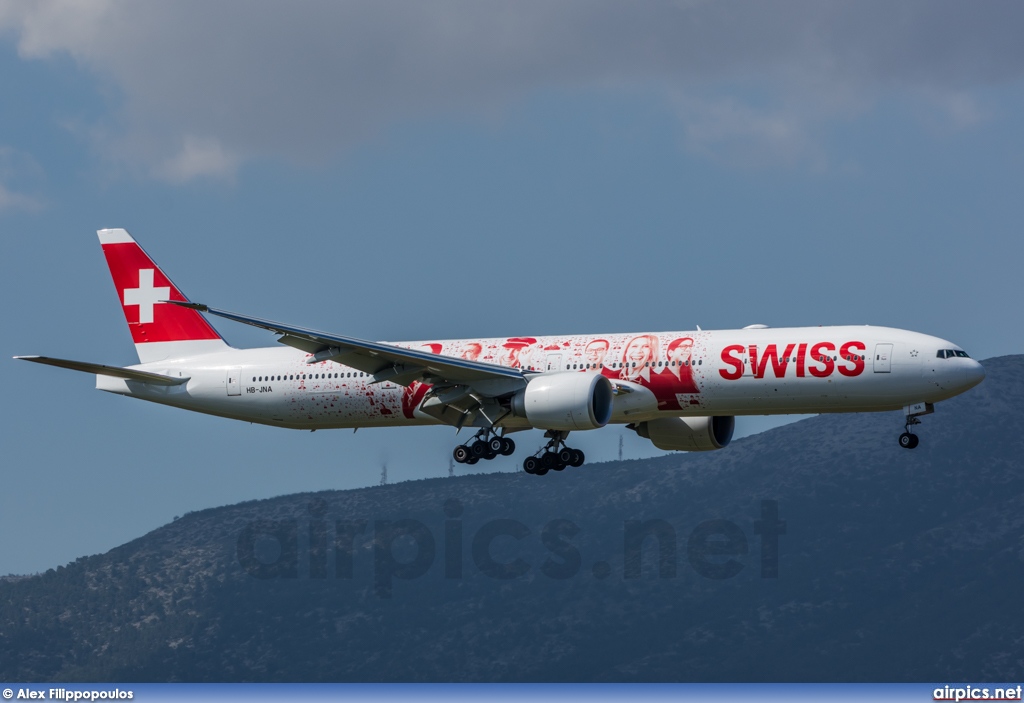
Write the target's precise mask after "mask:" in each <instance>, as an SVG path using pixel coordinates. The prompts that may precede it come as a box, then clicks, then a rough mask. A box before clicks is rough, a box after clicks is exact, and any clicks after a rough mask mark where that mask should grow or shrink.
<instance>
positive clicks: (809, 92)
mask: <svg viewBox="0 0 1024 703" xmlns="http://www.w3.org/2000/svg"><path fill="white" fill-rule="evenodd" d="M0 30H7V31H8V32H10V33H13V35H14V36H15V37H16V38H17V42H18V49H19V52H20V54H21V56H23V57H24V58H26V59H46V58H48V57H53V56H58V55H68V56H71V57H72V58H73V59H74V60H75V61H77V62H78V63H79V64H81V65H82V66H84V67H86V68H87V69H88V70H90V71H91V72H92V73H93V74H95V75H96V76H97V77H98V78H99V79H100V80H101V81H102V82H103V83H104V85H106V86H107V87H109V88H111V89H112V90H111V91H110V93H111V94H112V95H114V96H117V97H116V98H114V99H113V100H116V104H113V105H112V113H111V115H110V117H109V120H108V122H107V123H106V124H104V125H102V126H101V127H102V130H98V131H102V132H104V133H106V134H107V135H108V141H107V142H106V143H105V144H104V146H105V147H109V148H105V151H106V152H107V153H109V154H114V155H117V157H118V158H120V159H121V160H123V161H124V162H125V163H127V164H129V165H132V166H135V167H142V168H143V169H145V170H147V171H148V172H150V173H153V174H155V175H157V176H158V177H162V178H168V179H171V180H178V181H182V180H188V179H190V178H195V177H230V176H231V174H232V173H233V171H234V170H235V169H236V168H237V167H238V166H239V165H240V164H242V163H244V162H245V161H246V160H249V159H254V158H260V157H267V156H269V157H277V158H286V159H294V160H311V159H322V158H330V157H331V156H333V155H335V154H336V153H337V152H338V151H339V150H341V149H344V148H346V147H348V146H350V145H352V144H353V143H355V142H357V141H359V140H361V139H364V138H366V137H367V136H368V135H372V134H373V133H374V132H375V131H377V130H379V129H381V128H382V127H387V126H389V125H392V124H394V123H396V122H400V121H406V120H410V119H416V118H419V117H422V116H424V115H430V114H455V113H466V112H469V113H475V114H487V113H490V112H492V111H494V110H495V109H500V108H501V107H503V106H505V105H508V104H509V103H510V102H512V101H515V100H518V99H520V98H522V97H523V96H524V95H527V94H529V93H530V92H531V91H535V90H538V89H556V90H580V89H583V90H592V89H607V90H614V89H616V88H617V87H620V86H635V85H641V86H645V87H648V88H650V89H652V90H655V91H659V92H661V93H662V94H663V95H664V96H665V97H666V99H668V100H678V96H680V95H682V96H686V97H685V98H684V99H683V100H682V102H681V103H679V104H680V105H682V107H681V109H680V111H679V114H680V116H681V119H682V120H683V125H684V134H685V135H686V141H687V144H689V145H690V147H691V148H693V149H695V150H697V151H700V152H701V153H712V152H713V153H714V154H715V155H720V154H719V152H720V150H725V153H729V152H730V151H734V150H735V147H736V145H738V144H744V145H747V147H749V146H751V145H754V146H756V148H757V149H758V150H760V151H761V152H762V153H763V154H764V155H765V157H766V158H768V157H770V156H771V155H772V154H775V155H777V156H779V157H780V158H787V159H792V158H793V155H794V154H802V155H801V156H799V157H798V158H797V159H796V160H797V161H800V162H804V161H807V160H808V159H811V160H812V161H813V160H814V159H815V158H817V157H815V156H813V151H814V148H813V146H812V145H811V142H810V140H811V138H812V136H811V135H813V132H814V127H815V125H816V124H819V123H821V122H822V121H825V120H829V119H835V118H837V117H838V118H842V117H845V116H846V115H847V114H848V113H849V111H852V112H854V113H856V112H857V111H860V110H863V109H864V105H865V104H868V105H870V104H871V102H872V101H873V100H875V99H877V97H878V96H879V95H884V94H886V93H887V92H891V91H908V92H910V93H915V94H924V93H928V94H931V95H935V96H940V99H939V101H938V102H936V103H933V105H935V104H942V101H943V100H945V101H946V102H945V104H946V105H948V107H947V108H946V109H947V110H948V111H949V115H950V116H951V119H952V120H953V121H954V122H956V123H957V124H961V125H963V126H968V125H970V124H973V123H974V122H975V121H976V114H975V112H973V111H972V106H971V98H970V93H971V91H972V90H974V89H976V88H978V87H980V86H987V85H991V84H993V83H999V82H1005V81H1016V80H1019V79H1020V78H1021V77H1022V75H1024V42H1021V41H1020V37H1021V36H1024V5H1022V4H1021V3H1019V2H1016V1H1015V0H1010V1H1009V2H996V1H993V2H986V3H983V4H978V3H959V2H941V1H939V0H906V1H905V2H901V3H892V2H890V1H889V0H885V1H881V0H865V1H861V2H853V1H849V2H847V1H842V2H840V1H838V0H783V1H779V2H771V3H746V2H744V3H741V2H735V1H733V0H715V1H714V2H710V1H709V2H704V1H701V0H689V1H686V2H683V1H676V2H673V1H671V0H662V1H660V2H657V1H652V2H646V3H642V4H636V3H620V2H612V1H611V0H562V1H560V2H550V0H516V2H511V3H497V2H486V1H485V0H434V1H433V2H431V3H423V2H418V1H413V0H375V1H373V2H342V1H341V0H339V1H337V2H315V1H313V0H305V1H302V0H299V1H296V2H289V3H282V2H270V1H269V0H264V1H262V2H261V1H258V0H246V1H243V0H224V1H222V2H215V3H210V2H205V1H200V0H176V2H158V1H157V0H149V1H146V0H131V1H128V0H7V2H5V3H3V4H2V5H0ZM737 82H739V83H744V84H747V85H750V84H755V85H757V86H758V87H759V89H761V90H763V91H766V92H768V93H770V94H771V95H772V96H773V98H774V100H773V101H771V102H770V103H769V104H772V105H774V107H772V108H770V109H765V108H758V107H755V106H753V105H744V104H741V103H739V102H738V101H737V99H736V98H735V97H728V98H725V97H722V96H731V95H732V93H731V91H730V88H729V86H730V85H734V84H736V83H737ZM713 93H717V95H718V96H719V97H717V98H714V99H709V98H707V97H702V98H697V97H694V96H707V95H709V94H713ZM957 96H959V97H957ZM716 121H721V124H719V125H717V126H716V124H715V123H716ZM110 135H112V136H110ZM196 135H200V136H196Z"/></svg>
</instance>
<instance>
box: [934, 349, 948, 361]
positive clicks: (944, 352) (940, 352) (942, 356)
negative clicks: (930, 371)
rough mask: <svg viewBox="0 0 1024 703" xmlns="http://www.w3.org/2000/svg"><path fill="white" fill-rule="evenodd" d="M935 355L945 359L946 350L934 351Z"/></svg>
mask: <svg viewBox="0 0 1024 703" xmlns="http://www.w3.org/2000/svg"><path fill="white" fill-rule="evenodd" d="M935 356H937V357H938V358H940V359H945V358H946V350H945V349H940V350H939V351H937V352H936V353H935Z"/></svg>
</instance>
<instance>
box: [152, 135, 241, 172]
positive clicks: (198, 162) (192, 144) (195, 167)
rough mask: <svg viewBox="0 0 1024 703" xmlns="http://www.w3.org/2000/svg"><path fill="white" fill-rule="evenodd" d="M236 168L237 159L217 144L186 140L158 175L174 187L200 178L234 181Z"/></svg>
mask: <svg viewBox="0 0 1024 703" xmlns="http://www.w3.org/2000/svg"><path fill="white" fill-rule="evenodd" d="M237 167H238V162H237V159H235V158H234V157H233V156H231V155H230V154H228V153H227V152H226V151H225V150H224V147H223V146H221V144H220V143H219V142H217V140H215V139H199V138H196V137H192V136H186V137H185V138H184V139H183V140H182V146H181V150H180V151H179V152H178V153H177V154H175V155H174V156H172V157H171V158H170V159H168V160H167V161H165V162H164V163H162V164H159V165H158V166H157V168H156V169H155V174H156V175H157V176H158V177H160V178H163V179H165V180H168V181H171V182H173V183H183V182H185V181H189V180H192V179H193V178H199V177H210V178H231V177H232V176H233V175H234V173H235V170H236V168H237Z"/></svg>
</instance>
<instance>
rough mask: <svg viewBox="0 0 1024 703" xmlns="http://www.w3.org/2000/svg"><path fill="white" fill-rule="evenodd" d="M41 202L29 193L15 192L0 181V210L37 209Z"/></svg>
mask: <svg viewBox="0 0 1024 703" xmlns="http://www.w3.org/2000/svg"><path fill="white" fill-rule="evenodd" d="M41 206H42V203H41V202H40V201H39V200H38V199H37V198H34V197H32V196H30V195H25V194H24V193H15V192H13V191H11V190H9V189H8V188H7V186H5V185H4V184H3V183H0V212H3V211H4V210H38V209H39V208H40V207H41Z"/></svg>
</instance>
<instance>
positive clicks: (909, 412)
mask: <svg viewBox="0 0 1024 703" xmlns="http://www.w3.org/2000/svg"><path fill="white" fill-rule="evenodd" d="M933 412H935V406H934V405H932V404H931V403H914V404H913V405H908V406H906V407H905V408H903V413H904V414H905V415H906V418H907V424H905V425H904V426H903V429H904V430H905V431H904V432H903V434H901V435H900V446H901V447H903V448H904V449H913V448H914V447H916V446H917V445H918V443H919V442H920V438H919V437H918V436H917V435H916V434H914V432H913V430H911V428H912V427H913V426H914V425H920V424H921V421H920V420H919V419H918V418H919V417H921V416H922V415H931V414H932V413H933Z"/></svg>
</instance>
